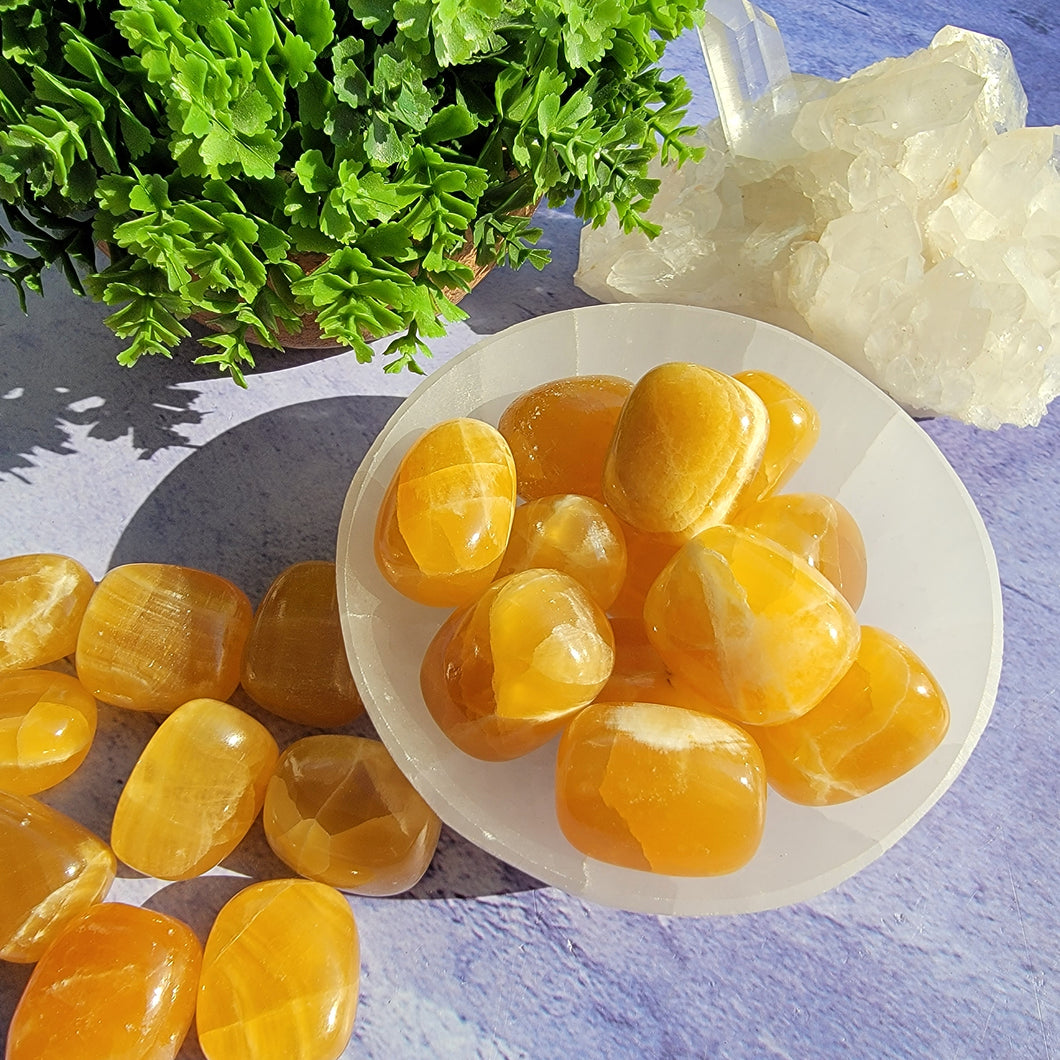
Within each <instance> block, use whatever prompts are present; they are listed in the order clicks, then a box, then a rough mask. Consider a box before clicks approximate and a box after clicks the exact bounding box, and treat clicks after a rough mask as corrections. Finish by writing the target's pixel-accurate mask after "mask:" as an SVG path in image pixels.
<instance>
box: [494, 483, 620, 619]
mask: <svg viewBox="0 0 1060 1060" xmlns="http://www.w3.org/2000/svg"><path fill="white" fill-rule="evenodd" d="M532 567H550V568H552V569H553V570H560V571H563V572H564V573H565V574H569V575H570V576H571V577H572V578H574V579H575V580H576V581H578V582H580V583H581V584H582V585H583V586H585V589H586V590H587V591H588V593H589V595H590V596H591V597H592V598H593V599H594V600H595V601H596V602H597V603H598V604H599V605H600V606H601V607H602V608H604V609H605V610H606V609H607V608H608V607H610V606H611V604H612V603H613V602H614V599H615V597H616V596H617V595H618V590H619V589H620V588H621V587H622V582H623V581H624V580H625V577H626V542H625V538H624V536H623V533H622V527H621V525H620V524H619V521H618V520H617V519H616V518H615V516H614V515H612V514H611V512H609V511H608V510H607V509H606V508H605V507H604V506H603V504H601V503H600V502H599V501H596V500H593V499H592V498H591V497H583V496H580V495H579V494H575V493H562V494H557V495H555V496H551V497H539V498H537V500H532V501H528V502H527V503H526V504H522V505H520V506H519V507H518V508H516V509H515V518H514V519H513V520H512V532H511V536H510V537H509V539H508V549H507V551H506V552H505V553H504V559H503V560H502V561H501V565H500V568H499V570H498V571H497V576H498V577H501V576H503V575H506V574H514V573H515V572H516V571H520V570H530V569H531V568H532Z"/></svg>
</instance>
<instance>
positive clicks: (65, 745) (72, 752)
mask: <svg viewBox="0 0 1060 1060" xmlns="http://www.w3.org/2000/svg"><path fill="white" fill-rule="evenodd" d="M95 734H96V701H95V700H94V699H93V698H92V697H91V696H90V695H89V694H88V693H87V692H86V691H85V690H84V688H83V687H82V686H81V683H80V682H79V681H78V680H77V679H76V678H74V677H70V676H68V675H67V674H60V673H54V672H53V671H51V670H19V671H16V672H15V673H10V674H2V675H0V790H3V791H12V792H14V793H15V794H16V795H35V794H36V793H37V792H38V791H44V790H45V788H50V787H53V786H54V785H55V784H58V783H59V781H61V780H65V779H66V778H67V777H68V776H70V774H71V773H73V772H74V770H75V769H77V767H78V766H79V765H80V764H81V763H82V762H83V761H84V760H85V756H86V755H87V754H88V749H89V748H90V747H91V746H92V739H93V737H94V736H95Z"/></svg>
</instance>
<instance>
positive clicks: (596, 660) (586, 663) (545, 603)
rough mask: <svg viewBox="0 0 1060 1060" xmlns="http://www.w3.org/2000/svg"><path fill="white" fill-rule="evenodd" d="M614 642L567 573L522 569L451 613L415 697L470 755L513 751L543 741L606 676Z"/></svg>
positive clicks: (511, 754) (494, 756) (506, 755)
mask: <svg viewBox="0 0 1060 1060" xmlns="http://www.w3.org/2000/svg"><path fill="white" fill-rule="evenodd" d="M613 663H614V639H613V636H612V633H611V627H610V624H609V623H608V621H607V617H606V615H605V614H604V612H603V611H602V610H601V609H600V607H599V606H598V605H597V604H596V603H594V602H593V600H592V598H591V597H590V596H589V594H588V593H587V592H586V591H585V589H584V588H583V587H582V586H581V585H580V584H579V583H578V582H576V581H575V580H574V579H573V578H571V577H570V575H567V574H563V573H561V572H559V571H554V570H546V569H537V568H535V569H532V570H528V571H520V572H518V573H516V574H510V575H508V577H506V578H502V579H501V580H500V581H497V582H494V584H493V585H491V586H490V588H489V589H488V590H487V591H486V592H485V593H483V595H482V597H481V599H480V600H479V601H478V602H477V603H475V604H473V605H472V606H471V607H467V608H464V609H463V610H460V611H456V612H455V613H454V614H453V615H451V616H450V618H449V619H448V620H447V621H446V622H445V623H444V624H443V626H442V627H441V629H440V630H439V631H438V633H437V634H436V635H435V637H434V639H433V640H432V641H431V644H430V645H429V647H428V649H427V653H426V655H425V657H424V660H423V666H422V668H421V671H420V687H421V688H422V690H423V698H424V702H425V703H426V704H427V709H428V710H429V711H430V713H431V715H432V716H433V718H434V720H435V721H436V722H437V723H438V725H439V727H440V728H441V730H442V731H443V732H444V733H445V734H446V736H448V737H449V739H450V740H452V742H453V743H454V744H456V746H457V747H459V748H460V749H461V750H462V751H464V752H466V753H467V754H469V755H472V756H473V757H475V758H481V759H485V760H488V761H502V760H505V759H510V758H517V757H518V756H520V755H523V754H526V753H527V752H529V751H532V750H534V749H535V748H537V747H540V746H541V745H542V744H544V743H546V742H547V741H548V740H550V739H551V738H552V737H553V736H554V735H555V734H556V733H557V732H558V731H559V730H560V729H561V728H562V727H563V725H564V724H565V723H566V721H567V720H568V719H569V718H570V716H571V715H572V714H574V713H575V712H577V711H578V710H581V708H582V707H584V706H585V705H586V704H587V703H590V702H592V700H593V699H594V698H595V696H596V695H597V693H598V692H599V691H600V689H601V688H602V687H603V686H604V683H605V682H606V681H607V679H608V677H609V676H610V674H611V667H612V665H613Z"/></svg>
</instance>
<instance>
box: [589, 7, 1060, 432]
mask: <svg viewBox="0 0 1060 1060" xmlns="http://www.w3.org/2000/svg"><path fill="white" fill-rule="evenodd" d="M791 84H792V86H793V87H794V90H795V93H796V97H797V98H796V102H795V105H794V106H793V107H792V108H791V110H790V111H789V112H788V113H786V114H779V115H777V114H775V113H774V112H773V111H772V110H770V112H769V114H768V116H767V117H765V118H764V119H763V120H762V121H761V122H760V123H758V127H757V128H755V129H754V130H753V135H748V136H746V137H744V138H742V139H740V140H738V141H737V143H736V149H735V150H733V149H732V147H730V145H729V144H728V143H726V140H725V136H724V132H723V130H722V128H721V125H720V123H718V122H715V123H713V124H712V125H711V126H708V127H707V128H706V130H704V136H705V139H706V141H707V145H708V149H707V152H706V155H705V157H704V159H703V161H702V162H700V163H697V164H687V165H685V166H684V167H682V168H681V169H680V170H673V169H667V170H665V171H662V172H661V173H660V176H661V178H662V188H661V191H660V193H659V195H658V197H657V198H656V200H655V202H654V204H653V206H652V209H651V211H650V213H649V216H650V217H651V219H652V220H654V221H655V222H657V223H658V224H660V225H661V226H662V233H661V235H659V236H658V238H657V239H655V240H654V241H649V240H648V239H647V238H646V237H644V236H643V235H641V234H632V235H628V234H624V233H622V232H621V231H620V230H619V229H618V228H617V226H615V225H614V224H612V223H609V224H608V225H606V226H604V227H603V228H600V229H586V230H585V231H584V232H583V234H582V244H581V260H580V264H579V269H578V272H577V274H576V276H575V282H576V283H577V284H578V286H579V287H581V288H582V289H583V290H584V291H586V292H587V293H589V294H591V295H593V296H594V297H596V298H599V299H601V300H603V301H631V300H632V301H662V302H684V303H689V304H693V305H704V306H712V307H715V308H718V309H727V310H731V311H733V312H737V313H742V314H744V315H747V316H751V317H755V318H757V319H760V320H765V321H768V322H771V323H775V324H779V325H781V326H782V327H786V328H788V329H789V330H792V331H795V332H797V333H799V334H801V335H803V336H805V337H807V338H810V339H812V340H813V341H814V342H816V343H818V344H819V345H820V346H823V347H824V348H825V349H827V350H829V351H831V352H832V353H834V354H836V355H837V356H838V357H840V358H842V359H843V360H845V361H847V362H848V363H849V364H851V365H852V366H854V367H855V368H856V369H858V370H859V371H860V372H862V373H863V374H864V375H866V376H867V377H868V378H870V379H872V380H873V381H874V382H875V383H877V384H878V385H879V386H880V387H882V388H883V389H884V390H886V391H888V392H889V393H890V394H891V395H892V397H894V398H895V400H897V401H898V402H899V403H901V404H902V405H904V406H905V407H906V408H908V409H910V410H911V411H914V412H918V413H925V414H932V415H945V416H952V417H955V418H957V419H961V420H965V421H967V422H969V423H974V424H976V425H978V426H981V427H997V426H999V425H1000V424H1002V423H1014V424H1018V425H1021V426H1024V425H1029V424H1034V423H1037V422H1038V421H1039V420H1040V419H1041V417H1042V415H1043V414H1044V412H1045V409H1046V405H1047V404H1048V402H1049V401H1050V400H1051V399H1052V398H1053V397H1055V396H1056V395H1057V394H1058V393H1060V172H1058V166H1060V127H1056V128H1052V127H1050V128H1027V127H1026V125H1025V121H1026V114H1027V99H1026V95H1025V94H1024V91H1023V88H1022V86H1021V84H1020V81H1019V77H1018V76H1017V74H1016V70H1015V67H1014V65H1013V62H1012V56H1011V53H1010V52H1009V49H1008V48H1007V47H1006V46H1005V45H1004V44H1003V43H1002V42H1001V41H998V40H995V39H993V38H991V37H984V36H982V35H979V34H975V33H971V32H968V31H965V30H961V29H956V28H954V27H947V28H945V29H943V30H941V31H940V32H939V33H938V34H937V35H936V37H935V39H934V40H933V41H932V43H931V45H930V47H928V48H925V49H922V50H920V51H917V52H914V53H913V54H912V55H909V56H907V57H905V58H900V59H885V60H884V61H882V62H879V63H876V64H874V65H873V66H870V67H867V68H866V69H864V70H861V71H859V72H858V73H856V74H855V75H853V76H852V77H850V78H848V79H846V80H843V81H840V82H832V81H828V80H824V79H821V78H812V77H798V76H796V77H794V78H793V79H792V81H791Z"/></svg>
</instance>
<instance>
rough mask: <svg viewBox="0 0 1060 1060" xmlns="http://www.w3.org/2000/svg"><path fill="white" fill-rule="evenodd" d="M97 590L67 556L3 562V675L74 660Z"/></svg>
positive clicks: (0, 600) (0, 599) (0, 648)
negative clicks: (92, 598)
mask: <svg viewBox="0 0 1060 1060" xmlns="http://www.w3.org/2000/svg"><path fill="white" fill-rule="evenodd" d="M95 587H96V583H95V582H94V581H93V580H92V575H91V574H89V573H88V571H87V570H85V568H84V567H83V566H82V565H81V564H80V563H78V562H77V560H74V559H70V558H69V557H68V556H57V555H54V554H52V553H36V554H33V555H28V556H11V557H10V558H9V559H4V560H0V673H6V672H7V671H9V670H25V669H29V668H30V667H33V666H43V665H44V664H45V663H50V662H55V661H56V660H57V659H62V658H63V657H64V656H67V655H71V654H73V651H74V648H75V647H77V631H78V630H79V629H80V627H81V619H82V618H83V616H84V613H85V608H86V607H88V601H89V598H90V597H91V596H92V592H93V590H94V589H95Z"/></svg>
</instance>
